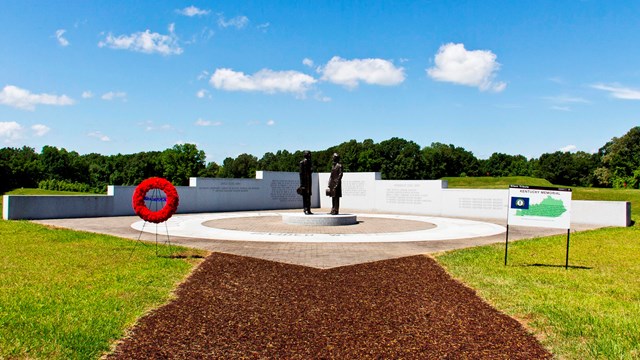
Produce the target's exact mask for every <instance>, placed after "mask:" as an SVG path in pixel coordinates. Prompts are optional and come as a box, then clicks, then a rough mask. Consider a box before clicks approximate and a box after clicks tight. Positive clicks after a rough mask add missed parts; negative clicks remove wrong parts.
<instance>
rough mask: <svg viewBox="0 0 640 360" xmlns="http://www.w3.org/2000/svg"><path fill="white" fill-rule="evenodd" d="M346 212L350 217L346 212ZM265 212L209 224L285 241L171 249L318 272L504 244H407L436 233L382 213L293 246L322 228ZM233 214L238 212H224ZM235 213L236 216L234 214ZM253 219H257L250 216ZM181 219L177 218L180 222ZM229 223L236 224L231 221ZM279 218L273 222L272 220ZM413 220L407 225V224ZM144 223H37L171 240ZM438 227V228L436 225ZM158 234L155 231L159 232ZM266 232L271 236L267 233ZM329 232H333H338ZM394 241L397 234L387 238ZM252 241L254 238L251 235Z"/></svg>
mask: <svg viewBox="0 0 640 360" xmlns="http://www.w3.org/2000/svg"><path fill="white" fill-rule="evenodd" d="M281 212H282V211H271V212H269V213H272V214H277V213H281ZM314 212H328V211H327V210H326V209H316V210H314ZM344 212H349V210H348V209H346V210H345V211H344ZM264 213H265V211H261V212H243V213H242V216H237V217H235V218H234V217H233V216H227V219H222V220H223V221H221V222H218V221H220V220H221V219H218V220H213V221H209V222H205V224H206V226H208V227H210V228H211V229H217V230H220V229H223V230H229V229H231V230H233V231H236V232H237V231H245V232H246V234H247V235H249V234H252V233H254V234H255V233H260V232H263V231H264V229H268V231H270V232H271V233H272V234H275V236H279V237H281V238H283V240H284V241H243V240H224V239H215V238H213V239H211V238H209V239H207V238H205V237H204V236H199V237H198V236H192V237H178V236H171V238H170V242H171V243H172V244H177V245H183V246H187V247H193V248H199V249H204V250H208V251H215V252H221V253H228V254H235V255H241V256H250V257H254V258H260V259H265V260H272V261H277V262H282V263H288V264H296V265H303V266H309V267H314V268H320V269H328V268H333V267H339V266H347V265H354V264H360V263H366V262H371V261H378V260H385V259H393V258H399V257H405V256H411V255H417V254H425V253H435V252H441V251H446V250H453V249H460V248H466V247H473V246H479V245H485V244H492V243H500V242H502V243H503V242H504V240H505V234H504V233H503V232H502V233H494V234H493V235H489V236H480V237H466V238H465V237H462V238H454V239H450V240H438V239H433V238H428V237H426V236H425V239H424V240H425V241H420V239H413V240H412V241H403V240H402V237H403V236H405V235H406V234H408V233H411V232H414V231H417V232H420V231H423V232H424V234H426V233H427V232H428V231H430V230H429V229H431V231H433V230H436V229H437V227H436V228H433V226H432V225H431V224H429V223H425V222H424V221H415V220H411V216H409V217H407V216H404V217H395V218H394V216H382V217H381V214H371V213H368V214H364V213H361V212H353V213H358V217H359V218H364V219H365V221H362V222H361V223H359V224H356V225H348V226H343V227H339V228H344V231H345V232H349V233H350V234H349V239H350V240H349V241H339V242H300V241H296V242H292V241H287V240H286V238H288V237H294V235H295V236H298V235H300V234H301V233H309V234H316V233H318V232H319V231H322V229H320V230H318V229H311V228H309V229H300V228H298V227H296V228H295V230H292V228H291V226H292V225H286V224H279V223H276V222H274V221H275V220H277V218H276V217H275V216H258V215H260V214H264ZM225 214H226V215H232V214H234V213H225ZM235 214H237V213H235ZM252 214H255V216H251V215H252ZM180 216H181V215H176V219H179V217H180ZM228 219H232V220H231V221H228ZM274 219H275V220H274ZM407 219H409V220H407ZM438 219H440V218H433V220H432V223H437V222H438V221H440V220H438ZM473 220H480V221H483V222H486V223H490V224H492V225H493V226H494V228H495V225H500V226H504V225H505V224H504V223H503V222H501V221H495V220H486V219H485V220H481V219H473ZM138 221H140V219H139V218H138V217H136V216H124V217H106V218H82V219H51V220H37V221H34V222H37V223H41V224H46V225H51V226H56V227H62V228H69V229H74V230H82V231H89V232H95V233H102V234H109V235H115V236H120V237H124V238H129V239H138V238H140V239H141V240H145V241H156V238H157V240H158V241H159V242H165V241H166V239H167V236H166V229H167V228H165V224H158V225H156V224H150V223H148V224H147V225H145V227H146V228H151V229H152V230H153V231H154V232H157V233H158V235H157V236H156V235H155V234H152V233H146V232H144V233H141V232H140V231H139V230H135V229H134V228H132V224H134V223H136V222H138ZM435 225H438V224H435ZM595 227H596V226H579V227H575V229H573V230H578V231H580V230H586V229H591V228H595ZM156 229H157V230H156ZM268 231H267V232H268ZM325 231H335V228H334V229H331V230H325ZM380 233H384V234H386V235H388V234H393V233H396V234H397V237H398V239H399V240H398V241H393V242H368V241H367V239H368V238H372V237H375V236H376V235H374V234H380ZM562 233H566V231H564V230H556V229H538V228H528V227H514V226H511V227H510V229H509V240H510V241H511V240H519V239H528V238H533V237H538V236H547V235H552V234H562ZM389 236H393V235H389ZM247 238H250V236H247Z"/></svg>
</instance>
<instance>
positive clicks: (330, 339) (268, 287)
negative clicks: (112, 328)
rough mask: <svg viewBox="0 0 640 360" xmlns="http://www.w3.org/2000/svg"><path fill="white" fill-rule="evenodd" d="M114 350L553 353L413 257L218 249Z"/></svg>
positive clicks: (158, 353) (193, 354) (163, 354)
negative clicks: (339, 261) (367, 258)
mask: <svg viewBox="0 0 640 360" xmlns="http://www.w3.org/2000/svg"><path fill="white" fill-rule="evenodd" d="M176 295H177V298H176V299H175V300H174V301H172V302H170V303H169V304H167V305H165V306H163V307H161V308H159V309H157V310H155V311H153V312H151V313H150V314H148V315H147V316H144V317H143V318H142V319H140V321H139V322H138V323H137V324H136V325H135V326H134V327H133V329H132V330H131V331H130V333H129V336H128V337H126V338H125V339H123V340H122V341H121V342H120V343H119V344H118V346H117V348H116V350H115V352H114V353H112V354H110V355H108V356H107V358H109V359H167V358H171V359H201V358H220V359H222V358H224V359H238V358H244V359H247V358H248V359H361V358H376V359H399V358H405V359H550V358H551V357H552V355H551V354H550V353H549V352H547V351H546V350H545V349H544V348H543V347H542V346H541V345H540V343H539V342H538V341H537V340H536V339H535V338H534V337H533V336H532V335H530V334H528V333H527V331H526V330H525V329H524V328H523V327H522V325H520V323H518V322H517V321H516V320H514V319H512V318H510V317H508V316H506V315H504V314H502V313H500V312H498V311H497V310H495V309H494V308H492V307H491V306H489V305H488V304H487V303H485V302H484V301H482V300H481V299H480V298H479V297H478V296H476V294H475V292H474V291H473V290H471V289H469V288H468V287H466V286H464V285H462V284H461V283H459V282H457V281H455V280H453V279H452V278H451V277H450V276H449V275H448V274H447V273H446V272H445V271H444V270H443V269H442V268H441V267H440V266H439V265H438V264H437V263H436V262H435V261H434V260H433V259H431V258H429V257H426V256H412V257H406V258H401V259H393V260H385V261H379V262H373V263H366V264H360V265H354V266H347V267H341V268H333V269H329V270H319V269H314V268H309V267H303V266H297V265H288V264H283V263H277V262H271V261H266V260H260V259H254V258H248V257H241V256H235V255H226V254H220V253H214V254H211V255H210V256H209V257H208V258H207V259H206V260H205V261H204V262H203V263H202V264H201V265H200V266H199V267H198V268H197V269H196V270H195V271H194V273H193V274H192V276H190V277H189V278H188V279H187V281H186V282H185V283H184V284H182V285H181V286H180V287H179V288H178V289H177V291H176Z"/></svg>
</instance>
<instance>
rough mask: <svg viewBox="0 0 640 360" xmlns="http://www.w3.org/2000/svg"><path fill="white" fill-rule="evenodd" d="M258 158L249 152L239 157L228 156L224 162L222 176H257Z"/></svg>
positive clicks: (221, 170)
mask: <svg viewBox="0 0 640 360" xmlns="http://www.w3.org/2000/svg"><path fill="white" fill-rule="evenodd" d="M257 168H258V158H256V157H255V156H253V155H249V154H240V155H239V156H238V157H237V158H235V159H234V158H231V157H228V158H226V159H224V161H223V162H222V168H221V169H220V177H223V178H245V179H246V178H255V177H256V170H257Z"/></svg>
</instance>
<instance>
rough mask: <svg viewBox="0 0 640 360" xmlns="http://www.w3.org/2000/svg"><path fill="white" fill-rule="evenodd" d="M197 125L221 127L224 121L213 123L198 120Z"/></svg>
mask: <svg viewBox="0 0 640 360" xmlns="http://www.w3.org/2000/svg"><path fill="white" fill-rule="evenodd" d="M195 124H196V125H197V126H220V125H222V121H211V120H204V119H198V120H196V122H195Z"/></svg>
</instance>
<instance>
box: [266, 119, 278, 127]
mask: <svg viewBox="0 0 640 360" xmlns="http://www.w3.org/2000/svg"><path fill="white" fill-rule="evenodd" d="M275 124H276V122H275V121H274V120H267V126H273V125H275Z"/></svg>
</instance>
